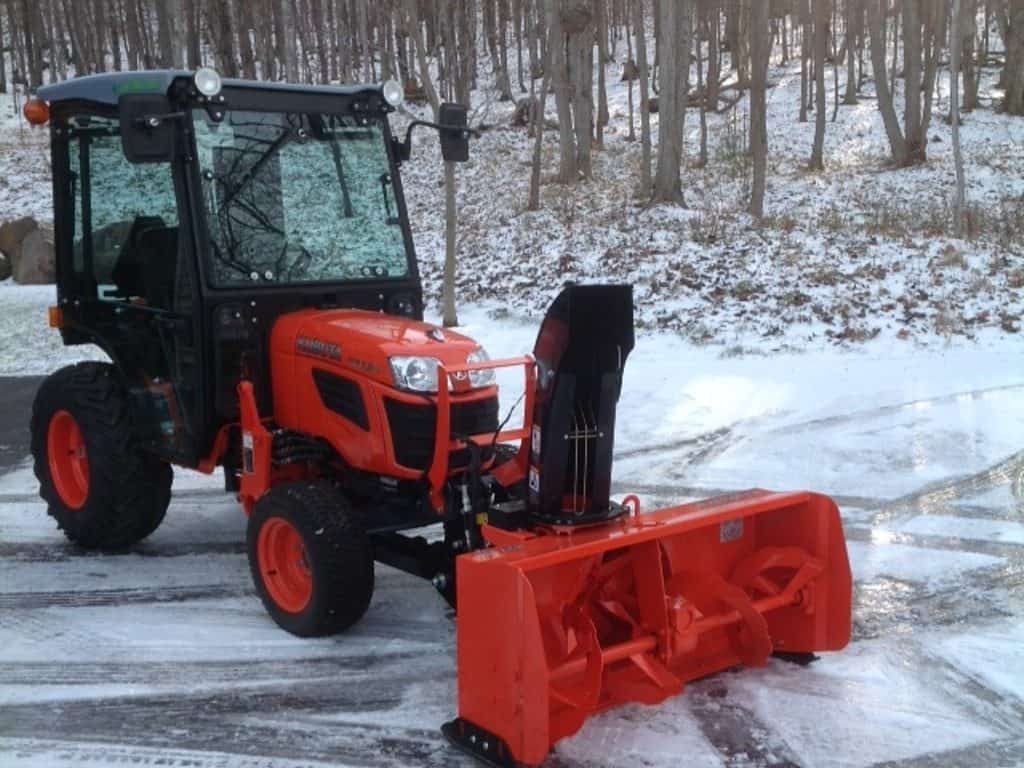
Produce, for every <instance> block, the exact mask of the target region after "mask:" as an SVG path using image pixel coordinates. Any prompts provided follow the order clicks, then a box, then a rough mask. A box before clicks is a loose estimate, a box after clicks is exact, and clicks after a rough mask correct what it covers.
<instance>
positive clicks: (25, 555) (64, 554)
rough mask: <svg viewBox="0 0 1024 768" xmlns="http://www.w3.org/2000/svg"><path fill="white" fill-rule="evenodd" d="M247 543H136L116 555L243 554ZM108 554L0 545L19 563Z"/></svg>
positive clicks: (59, 546)
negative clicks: (157, 544)
mask: <svg viewBox="0 0 1024 768" xmlns="http://www.w3.org/2000/svg"><path fill="white" fill-rule="evenodd" d="M245 552H246V548H245V542H244V541H234V542H233V541H220V542H218V541H213V542H209V543H204V542H180V543H179V542H166V543H165V542H161V543H160V544H159V546H156V545H154V544H152V543H151V542H144V543H142V544H136V545H135V546H133V547H130V548H128V549H124V550H118V552H117V553H116V556H118V557H119V556H122V555H135V556H137V557H143V558H157V557H181V556H184V555H244V554H245ZM110 557H111V553H109V552H97V551H94V550H92V551H91V550H87V549H81V548H79V547H76V546H75V545H74V544H71V543H69V542H61V543H54V544H49V543H40V542H24V543H18V542H0V558H4V559H10V560H16V561H18V562H26V563H30V562H40V563H57V562H66V561H69V560H87V559H100V560H103V559H105V558H107V559H108V558H110Z"/></svg>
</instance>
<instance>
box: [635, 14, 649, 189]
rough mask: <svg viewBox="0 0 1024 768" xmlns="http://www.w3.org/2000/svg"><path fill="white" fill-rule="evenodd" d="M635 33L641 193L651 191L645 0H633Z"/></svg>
mask: <svg viewBox="0 0 1024 768" xmlns="http://www.w3.org/2000/svg"><path fill="white" fill-rule="evenodd" d="M632 4H633V33H634V34H635V35H636V59H637V63H638V65H639V66H638V69H639V72H638V77H639V79H640V193H641V194H642V195H649V194H650V193H651V184H652V181H651V102H650V98H651V97H650V94H649V93H648V90H649V88H648V83H649V82H650V76H651V73H650V71H649V67H648V64H647V31H646V28H645V27H644V4H643V0H632Z"/></svg>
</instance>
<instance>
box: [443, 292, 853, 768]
mask: <svg viewBox="0 0 1024 768" xmlns="http://www.w3.org/2000/svg"><path fill="white" fill-rule="evenodd" d="M632 346H633V325H632V293H631V290H630V289H629V287H627V286H570V287H568V288H566V289H565V291H564V292H563V293H562V294H561V295H560V296H559V297H558V299H556V301H555V302H554V304H553V305H552V307H551V309H550V310H549V312H548V315H547V317H546V318H545V320H544V323H543V325H542V326H541V331H540V334H539V337H538V340H537V344H536V348H535V351H534V355H535V358H536V361H537V377H536V392H535V397H534V403H535V405H534V409H533V424H532V430H531V435H532V445H531V451H530V465H529V494H528V501H529V504H528V507H529V512H530V515H529V524H528V525H526V526H523V527H521V528H519V529H515V530H510V529H509V526H503V527H501V528H498V527H496V526H494V525H488V526H485V527H484V530H483V534H484V537H485V538H486V539H487V541H488V542H490V543H491V544H492V545H493V546H492V547H491V548H489V549H484V550H480V551H476V552H472V553H467V554H465V555H462V556H461V557H459V558H458V559H457V563H456V565H457V580H456V583H457V588H458V607H459V614H458V619H457V632H458V650H457V654H458V674H459V685H458V699H459V716H458V718H456V719H455V720H453V721H452V722H450V723H447V724H446V725H445V726H444V732H445V734H446V735H447V737H448V738H449V739H450V740H451V741H452V742H453V743H455V744H456V745H458V746H459V747H461V748H462V749H464V750H465V751H467V752H469V753H471V754H473V755H474V756H476V757H478V758H480V759H482V760H484V761H486V762H489V763H492V764H495V765H504V766H522V765H526V766H532V765H539V764H540V763H541V762H542V761H543V760H544V758H545V756H546V755H547V754H548V751H549V750H550V749H551V747H552V745H553V744H554V743H555V742H557V741H558V740H559V739H561V738H564V737H566V736H569V735H571V734H573V733H575V732H576V731H577V730H579V729H580V727H581V726H582V725H583V723H584V721H585V720H586V718H587V717H589V716H591V715H593V714H596V713H598V712H601V711H604V710H607V709H609V708H612V707H615V706H618V705H621V704H625V703H629V702H639V703H644V704H656V703H658V702H660V701H663V700H664V699H665V698H667V697H669V696H673V695H675V694H678V693H680V692H682V690H683V686H684V684H685V683H686V682H688V681H690V680H695V679H697V678H700V677H704V676H707V675H709V674H712V673H715V672H718V671H721V670H724V669H727V668H729V667H733V666H737V665H745V666H751V667H756V666H762V665H764V664H765V663H766V662H767V659H768V657H769V656H770V655H771V654H772V653H773V652H785V653H794V654H803V653H811V652H815V651H832V650H839V649H841V648H843V647H844V646H845V645H846V644H847V642H848V641H849V637H850V615H851V589H852V587H851V576H850V566H849V562H848V560H847V554H846V544H845V539H844V537H843V530H842V524H841V521H840V517H839V512H838V509H837V508H836V505H835V504H834V503H833V502H832V501H831V500H830V499H828V498H827V497H825V496H821V495H818V494H812V493H770V492H768V491H760V490H756V491H749V492H746V493H738V494H729V495H726V496H721V497H718V498H712V499H709V500H706V501H702V502H698V503H694V504H687V505H684V506H680V507H674V508H671V509H664V510H660V511H656V512H651V513H647V514H643V515H641V514H639V501H638V500H637V499H636V498H635V497H627V501H626V502H625V503H624V504H623V505H619V504H616V503H615V502H612V501H610V500H609V489H610V482H611V452H612V437H613V435H612V432H613V430H614V423H615V405H616V402H617V400H618V396H619V389H620V387H621V381H622V369H623V364H624V362H625V359H626V355H627V354H628V353H629V351H630V349H631V348H632ZM624 513H626V514H624Z"/></svg>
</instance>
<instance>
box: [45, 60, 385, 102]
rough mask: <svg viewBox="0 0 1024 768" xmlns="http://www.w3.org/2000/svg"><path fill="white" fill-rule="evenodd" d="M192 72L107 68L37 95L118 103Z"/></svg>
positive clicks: (348, 88) (264, 85) (243, 83)
mask: <svg viewBox="0 0 1024 768" xmlns="http://www.w3.org/2000/svg"><path fill="white" fill-rule="evenodd" d="M192 75H193V73H192V72H190V71H189V70H187V69H150V70H139V71H132V72H104V73H101V74H98V75H86V76H84V77H75V78H72V79H70V80H64V81H63V82H60V83H53V84H52V85H46V86H43V87H42V88H40V89H39V91H38V94H37V95H38V96H39V98H41V99H44V100H46V101H48V102H50V103H51V104H52V103H54V102H61V101H87V102H92V103H94V104H107V105H111V106H117V100H118V99H119V98H120V97H121V96H124V95H125V94H129V93H162V94H166V93H167V92H168V90H169V89H170V87H171V85H172V84H173V83H174V82H175V81H176V80H179V79H191V78H192ZM223 87H225V88H248V89H252V90H257V91H268V92H269V91H277V92H282V91H284V92H290V93H296V92H299V93H310V94H318V95H326V96H355V95H359V94H364V93H371V92H378V93H379V92H380V90H381V86H379V85H296V84H294V83H279V82H266V81H260V80H242V79H234V78H228V79H225V80H224V81H223Z"/></svg>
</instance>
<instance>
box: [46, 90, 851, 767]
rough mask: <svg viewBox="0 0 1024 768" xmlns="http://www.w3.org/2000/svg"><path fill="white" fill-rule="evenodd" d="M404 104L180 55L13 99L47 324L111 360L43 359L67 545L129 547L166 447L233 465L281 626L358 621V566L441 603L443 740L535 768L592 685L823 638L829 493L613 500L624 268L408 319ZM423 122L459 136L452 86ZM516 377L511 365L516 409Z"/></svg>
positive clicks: (834, 517) (447, 149) (665, 684)
mask: <svg viewBox="0 0 1024 768" xmlns="http://www.w3.org/2000/svg"><path fill="white" fill-rule="evenodd" d="M401 98H402V89H401V88H400V87H399V86H398V85H397V84H395V83H387V84H385V85H383V86H346V87H329V86H324V87H297V86H290V85H284V84H277V83H255V82H248V81H241V80H228V81H224V82H222V81H221V80H220V78H219V77H218V76H217V74H216V73H215V72H212V71H211V70H199V71H198V72H195V73H190V72H179V71H153V72H134V73H112V74H104V75H95V76H91V77H84V78H81V79H77V80H72V81H69V82H66V83H60V84H56V85H51V86H48V87H46V88H43V89H40V91H39V94H38V98H37V99H36V100H34V101H32V102H30V103H29V107H28V108H27V109H26V115H28V116H29V117H30V118H31V119H32V120H34V121H35V122H37V123H48V124H49V126H50V131H51V139H52V142H51V147H52V161H53V162H52V165H53V194H54V207H55V213H56V217H55V218H56V230H55V234H56V252H57V270H58V303H57V306H56V307H54V308H53V309H52V310H51V315H50V321H51V324H52V325H54V326H55V327H57V328H59V329H60V332H61V334H62V337H63V340H64V342H65V343H66V344H86V343H88V344H94V345H97V346H99V347H100V348H102V349H103V350H105V351H106V353H107V354H108V356H109V357H110V360H111V362H110V363H80V364H78V365H75V366H71V367H69V368H65V369H63V370H60V371H58V372H57V373H55V374H53V375H52V376H50V377H49V378H48V379H47V380H46V381H45V382H44V383H43V385H42V386H41V388H40V390H39V393H38V396H37V398H36V401H35V405H34V408H33V412H32V449H33V455H34V458H35V471H36V474H37V476H38V478H39V482H40V493H41V495H42V496H43V498H44V499H45V500H46V502H47V503H48V505H49V512H50V514H51V515H52V516H53V517H54V518H56V520H57V522H58V524H59V526H60V527H61V528H62V529H63V530H64V532H65V534H66V535H67V536H68V538H69V539H71V540H72V541H74V542H76V543H78V544H80V545H81V546H83V547H86V548H100V549H119V548H124V547H127V546H129V545H132V544H134V543H135V542H137V541H139V540H141V539H143V538H145V537H146V536H148V535H149V534H150V533H152V532H153V531H154V530H155V529H156V528H157V526H159V525H160V522H161V521H162V519H163V517H164V514H165V512H166V510H167V507H168V504H169V501H170V498H171V480H172V470H171V466H172V464H176V465H179V466H183V467H189V468H193V469H198V470H201V471H203V472H212V471H214V469H215V468H217V467H222V468H223V471H224V480H225V485H226V490H228V491H230V492H232V493H234V494H236V495H237V496H238V498H239V499H240V501H241V503H242V506H243V508H244V510H245V513H246V514H247V515H248V520H249V522H248V534H247V539H248V554H249V562H250V565H251V570H252V576H253V581H254V583H255V585H256V589H257V591H258V592H259V594H260V596H261V598H262V600H263V603H264V605H265V606H266V609H267V611H268V612H269V613H270V615H271V616H272V617H273V619H274V620H275V621H276V622H277V623H278V624H279V625H280V626H281V627H283V628H284V629H286V630H287V631H289V632H291V633H293V634H295V635H300V636H313V635H329V634H334V633H337V632H340V631H342V630H344V629H346V628H347V627H349V626H350V625H352V624H353V623H354V622H356V621H358V620H359V618H360V617H361V616H362V615H363V614H364V612H365V611H366V610H367V608H368V606H369V605H370V599H371V595H372V592H373V585H374V563H375V561H379V562H382V563H385V564H387V565H390V566H393V567H395V568H399V569H401V570H403V571H406V572H409V573H412V574H415V575H418V576H421V577H424V578H426V579H429V580H430V581H431V582H432V583H433V584H434V586H435V587H436V588H437V589H438V591H439V592H440V593H441V594H442V595H443V596H444V597H445V598H446V599H447V600H448V601H449V602H450V603H451V604H452V605H455V606H457V609H458V618H457V654H458V669H459V673H458V674H459V685H458V696H459V701H458V715H459V716H458V718H456V719H455V720H453V721H452V722H451V723H448V724H447V725H445V726H444V729H443V730H444V732H445V734H446V735H447V736H448V737H449V738H450V739H451V740H452V741H453V742H454V743H456V744H457V745H458V746H460V747H461V748H463V749H465V750H466V751H469V752H470V753H472V754H474V755H476V756H477V757H479V758H481V759H483V760H485V761H489V762H491V763H495V764H499V765H536V764H539V763H540V762H541V761H543V759H544V757H545V755H546V754H547V753H548V750H549V749H550V747H551V745H552V744H553V743H554V742H556V741H557V740H558V739H560V738H562V737H565V736H567V735H569V734H572V733H574V732H575V731H576V730H578V729H579V728H580V726H581V725H582V723H583V722H584V720H585V719H586V718H587V717H588V716H589V715H592V714H594V713H596V712H600V711H602V710H605V709H607V708H609V707H613V706H616V705H618V704H621V703H624V702H644V703H648V704H653V703H656V702H658V701H661V700H663V699H664V698H666V697H668V696H671V695H674V694H677V693H679V692H680V691H682V689H683V686H684V684H685V683H686V682H687V681H690V680H693V679H695V678H698V677H702V676H705V675H709V674H711V673H714V672H716V671H719V670H722V669H725V668H727V667H732V666H734V665H738V664H745V665H750V666H757V665H761V664H764V663H765V662H766V660H767V659H768V657H769V656H770V655H771V654H772V653H777V652H785V653H790V654H810V653H812V652H815V651H822V650H837V649H840V648H842V647H843V646H844V645H845V644H846V643H847V641H848V639H849V634H850V598H851V582H850V569H849V564H848V562H847V556H846V547H845V542H844V538H843V532H842V526H841V523H840V518H839V515H838V512H837V510H836V507H835V505H834V504H833V503H832V502H831V501H830V500H829V499H827V498H825V497H823V496H818V495H815V494H810V493H787V494H776V493H767V492H762V491H755V492H750V493H745V494H736V495H730V496H727V497H720V498H717V499H710V500H708V501H704V502H700V503H697V504H690V505H686V506H681V507H676V508H672V509H664V510H660V511H656V512H650V513H644V514H641V510H640V507H639V502H638V500H637V499H636V498H635V497H627V498H626V499H624V500H623V501H622V502H621V503H618V502H616V501H614V500H612V498H611V493H610V491H611V469H612V448H613V437H614V431H615V410H616V404H617V401H618V398H619V391H620V387H621V383H622V376H623V369H624V365H625V363H626V358H627V356H628V355H629V353H630V351H631V349H632V348H633V342H634V339H633V300H632V292H631V290H630V288H629V287H627V286H614V285H609V286H570V287H567V288H566V289H565V290H564V291H563V292H562V293H561V294H560V295H559V297H558V298H557V299H556V300H555V302H554V303H553V304H552V306H551V308H550V309H549V310H548V312H547V315H546V317H545V319H544V321H543V323H542V325H541V328H540V333H539V336H538V339H537V343H536V347H535V349H534V352H533V354H532V355H530V356H524V357H520V358H515V359H511V360H496V361H492V360H490V359H488V357H487V355H486V353H485V352H484V351H483V349H482V348H481V347H480V346H479V345H478V344H477V343H476V342H474V341H472V340H471V339H469V338H466V337H465V336H462V335H460V334H458V333H455V332H453V331H450V330H447V329H442V328H438V327H436V326H433V325H430V324H427V323H424V322H422V319H421V318H422V306H423V301H422V290H421V287H420V280H419V275H418V271H417V263H416V258H415V253H414V250H413V242H412V236H411V232H410V227H409V218H408V213H407V210H406V206H405V200H404V196H403V194H402V185H401V178H400V175H399V167H400V165H401V164H402V163H403V162H404V161H406V160H408V158H409V154H410V137H409V134H408V133H407V134H406V136H405V138H404V140H403V139H402V138H400V137H396V136H394V135H393V134H392V131H391V127H390V123H389V116H390V114H391V113H392V112H393V111H394V110H395V108H396V107H397V106H398V104H399V103H400V101H401ZM417 125H427V126H429V127H432V128H433V129H435V130H437V131H438V132H439V134H440V138H441V147H442V154H443V156H444V158H445V160H446V161H451V162H458V161H462V160H465V159H466V158H467V153H468V139H469V136H470V134H471V131H470V130H469V129H468V128H467V127H466V110H465V109H464V108H462V107H459V106H457V105H452V104H446V105H443V106H442V108H441V110H440V115H439V121H438V123H421V122H418V121H417V122H414V123H413V124H412V125H411V126H410V127H409V132H410V133H411V131H412V129H413V128H414V127H416V126H417ZM508 367H514V368H517V369H519V370H521V371H522V375H523V383H524V391H523V397H522V404H523V414H524V415H523V418H522V421H521V423H519V422H517V424H518V426H513V427H507V424H506V422H507V421H508V420H509V419H508V417H505V418H504V419H502V414H501V413H500V411H499V399H498V391H497V387H496V384H495V370H496V369H498V368H508ZM427 525H433V526H436V527H437V535H436V536H433V537H431V538H430V539H427V538H424V537H421V536H415V535H411V534H410V533H409V531H411V530H412V529H418V528H422V527H424V526H427Z"/></svg>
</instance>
